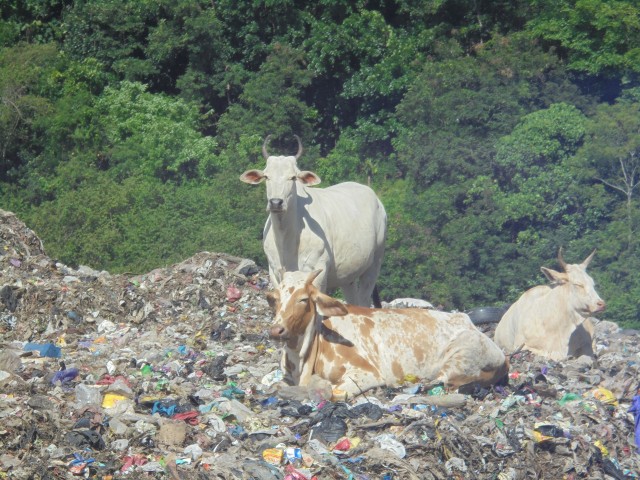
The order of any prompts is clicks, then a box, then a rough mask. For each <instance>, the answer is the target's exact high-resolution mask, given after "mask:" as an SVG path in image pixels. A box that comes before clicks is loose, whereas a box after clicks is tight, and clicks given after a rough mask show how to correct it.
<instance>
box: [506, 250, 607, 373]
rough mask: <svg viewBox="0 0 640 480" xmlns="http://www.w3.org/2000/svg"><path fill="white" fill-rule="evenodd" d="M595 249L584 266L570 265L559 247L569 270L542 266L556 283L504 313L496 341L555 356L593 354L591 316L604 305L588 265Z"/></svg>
mask: <svg viewBox="0 0 640 480" xmlns="http://www.w3.org/2000/svg"><path fill="white" fill-rule="evenodd" d="M595 253H596V252H595V250H594V251H593V252H592V253H591V255H589V256H588V257H587V258H586V259H585V260H584V261H583V262H582V263H581V264H579V265H574V264H571V265H568V264H567V263H566V262H565V261H564V260H563V258H562V248H561V249H560V250H559V251H558V262H559V263H560V265H561V266H562V268H563V270H564V272H556V271H555V270H551V269H550V268H545V267H542V268H541V270H542V273H544V274H545V275H546V277H547V278H548V279H549V280H550V281H551V282H552V284H551V285H550V286H548V285H539V286H537V287H533V288H531V289H530V290H527V291H526V292H525V293H523V294H522V296H521V297H520V298H519V299H518V301H516V302H515V303H514V304H513V305H511V307H510V308H509V310H507V312H506V313H505V314H504V316H503V317H502V319H501V320H500V323H499V324H498V326H497V327H496V331H495V334H494V341H495V342H496V343H497V344H498V346H499V347H501V348H503V349H505V350H507V351H512V350H514V349H516V348H518V347H520V346H521V345H524V348H525V349H526V350H530V351H531V352H533V353H535V354H537V355H541V356H544V357H547V358H550V359H552V360H563V359H566V358H567V357H577V356H580V355H593V347H592V342H593V323H592V321H591V320H590V318H589V317H590V316H591V315H593V314H595V313H598V312H601V311H603V310H604V309H605V302H604V301H603V300H602V299H601V298H600V296H599V295H598V294H597V293H596V290H595V287H594V282H593V279H592V278H591V277H590V276H589V275H588V274H587V266H588V265H589V262H591V259H592V258H593V255H594V254H595Z"/></svg>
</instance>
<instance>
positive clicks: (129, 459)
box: [120, 453, 147, 472]
mask: <svg viewBox="0 0 640 480" xmlns="http://www.w3.org/2000/svg"><path fill="white" fill-rule="evenodd" d="M145 463H147V459H146V458H145V457H144V455H140V454H139V453H136V454H135V455H127V456H126V457H124V465H122V468H121V469H120V471H121V472H126V471H127V470H129V469H130V468H131V467H132V466H134V465H136V466H141V465H144V464H145Z"/></svg>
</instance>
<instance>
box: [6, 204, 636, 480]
mask: <svg viewBox="0 0 640 480" xmlns="http://www.w3.org/2000/svg"><path fill="white" fill-rule="evenodd" d="M268 281H269V280H268V274H267V273H266V272H265V271H263V270H261V269H260V268H258V267H257V266H256V264H255V263H254V262H252V261H251V260H248V259H242V258H237V257H233V256H230V255H226V254H222V253H210V252H201V253H198V254H196V255H194V256H193V257H191V258H189V259H186V260H185V261H183V262H181V263H178V264H175V265H170V266H167V267H166V268H158V269H156V270H153V271H151V272H149V273H146V274H144V275H112V274H110V273H108V272H104V271H96V270H93V269H91V268H89V267H86V266H80V267H77V268H72V267H69V266H67V265H64V264H62V263H59V262H56V261H54V260H52V259H51V258H49V257H48V256H47V255H46V253H45V250H44V248H43V246H42V242H41V241H40V240H39V239H38V237H37V236H36V235H35V233H34V232H32V231H31V230H29V229H28V228H27V227H26V226H25V225H24V224H23V223H22V222H21V221H20V220H19V219H17V218H16V217H15V215H13V214H11V213H9V212H4V211H1V210H0V334H1V337H0V338H1V340H0V342H1V343H0V478H11V479H68V478H97V479H117V478H136V479H138V478H155V479H174V480H175V479H258V480H271V479H286V480H310V479H318V480H321V479H322V480H324V479H361V480H364V479H385V480H386V479H501V480H511V479H525V478H545V479H578V478H590V479H608V478H614V479H627V478H638V474H639V473H640V453H638V446H637V444H638V442H640V437H634V436H635V435H640V433H636V432H637V429H638V425H637V422H638V420H637V419H638V415H640V412H639V411H638V410H639V409H640V403H638V402H640V397H638V396H637V395H638V392H637V390H638V387H639V385H638V384H639V382H640V373H639V371H638V370H639V365H640V340H639V337H638V334H637V332H634V331H626V330H621V329H620V328H618V327H617V325H615V324H614V323H611V322H606V321H602V322H600V323H599V324H598V326H597V357H596V358H589V357H580V358H577V359H572V360H569V361H566V362H550V361H545V360H544V359H541V358H538V357H535V356H533V355H531V354H530V353H528V352H520V353H517V354H516V355H514V356H513V358H512V367H511V371H510V375H509V382H508V384H506V385H503V386H496V387H493V388H491V389H480V388H476V389H468V391H463V392H446V391H445V390H444V389H443V388H442V386H439V385H425V384H423V383H421V381H420V379H419V378H415V377H413V376H411V375H407V377H406V382H405V384H404V385H402V386H401V387H399V388H380V389H377V390H374V391H370V392H367V393H365V394H364V395H361V396H359V397H356V398H355V399H347V400H344V399H340V398H337V397H336V395H335V392H334V391H332V389H331V386H330V385H328V384H327V383H326V382H323V381H322V380H320V379H316V381H315V382H314V383H313V384H312V385H310V386H308V387H305V388H300V387H286V388H278V381H279V380H281V378H282V372H281V371H280V370H279V359H280V355H279V350H278V345H277V344H275V343H272V342H271V341H270V340H269V338H268V335H267V331H268V328H269V325H270V323H271V315H270V311H269V308H268V304H267V302H266V299H265V293H266V289H267V288H268ZM485 328H489V329H490V328H491V327H485ZM489 334H490V332H489ZM634 397H636V398H635V401H634ZM634 408H635V410H634ZM634 412H636V413H634Z"/></svg>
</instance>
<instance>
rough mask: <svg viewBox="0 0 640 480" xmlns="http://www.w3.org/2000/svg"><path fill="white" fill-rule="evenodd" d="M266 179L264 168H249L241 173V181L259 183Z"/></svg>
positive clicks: (252, 183)
mask: <svg viewBox="0 0 640 480" xmlns="http://www.w3.org/2000/svg"><path fill="white" fill-rule="evenodd" d="M263 180H264V172H263V171H262V170H247V171H246V172H244V173H243V174H242V175H240V181H242V182H244V183H250V184H251V185H257V184H259V183H260V182H262V181H263Z"/></svg>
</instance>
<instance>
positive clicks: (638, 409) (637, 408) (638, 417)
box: [628, 395, 640, 453]
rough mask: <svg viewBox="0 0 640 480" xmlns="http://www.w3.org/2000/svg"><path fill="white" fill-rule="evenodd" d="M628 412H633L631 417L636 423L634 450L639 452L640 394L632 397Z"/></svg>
mask: <svg viewBox="0 0 640 480" xmlns="http://www.w3.org/2000/svg"><path fill="white" fill-rule="evenodd" d="M628 412H629V413H633V418H634V419H635V423H636V436H635V439H636V447H637V449H636V451H637V452H638V453H640V395H636V396H634V397H633V403H632V404H631V408H630V409H629V410H628Z"/></svg>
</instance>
